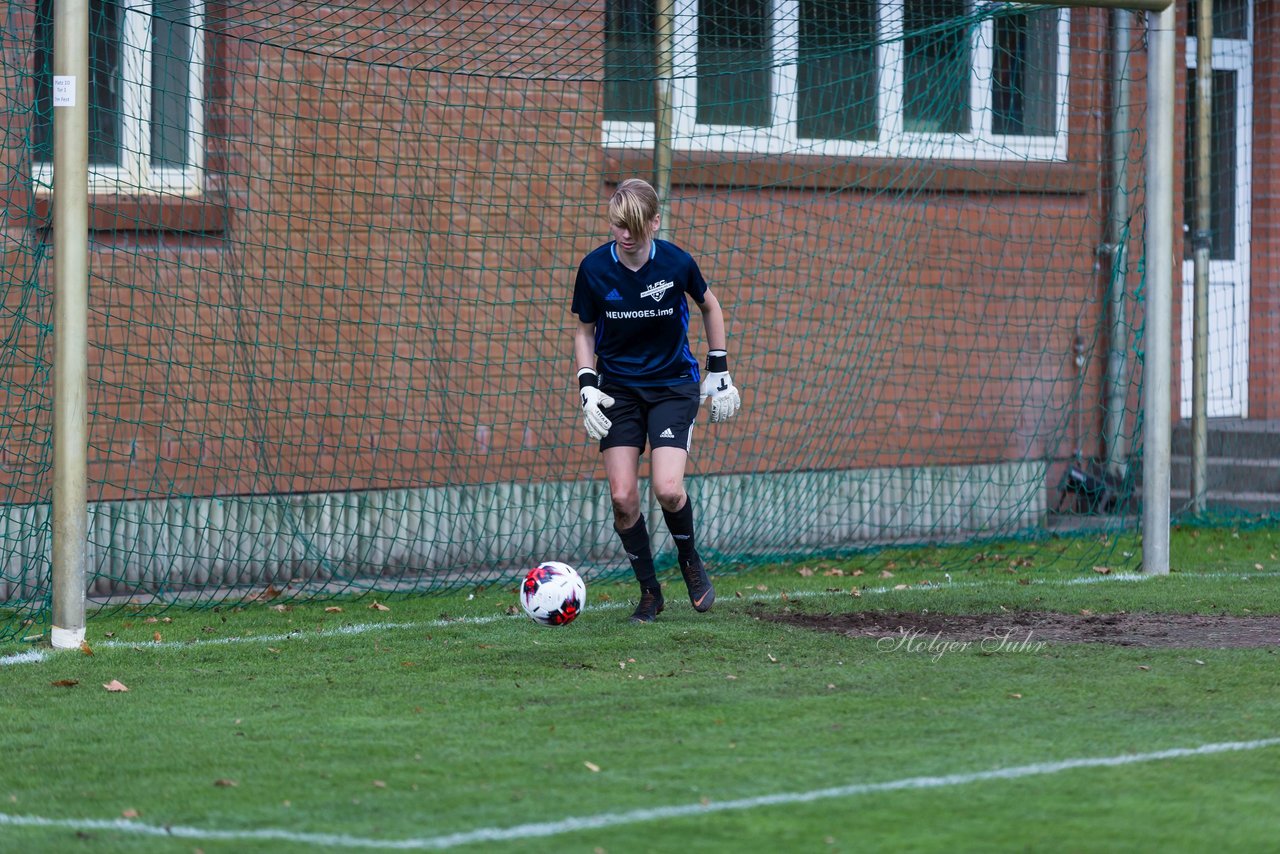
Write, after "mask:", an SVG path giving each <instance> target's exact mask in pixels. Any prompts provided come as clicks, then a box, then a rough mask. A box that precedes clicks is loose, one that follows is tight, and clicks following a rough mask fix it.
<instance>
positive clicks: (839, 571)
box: [822, 569, 844, 575]
mask: <svg viewBox="0 0 1280 854" xmlns="http://www.w3.org/2000/svg"><path fill="white" fill-rule="evenodd" d="M822 574H823V575H844V570H843V569H828V570H827V571H826V572H824V573H822Z"/></svg>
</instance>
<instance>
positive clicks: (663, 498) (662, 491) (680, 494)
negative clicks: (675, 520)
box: [653, 478, 685, 513]
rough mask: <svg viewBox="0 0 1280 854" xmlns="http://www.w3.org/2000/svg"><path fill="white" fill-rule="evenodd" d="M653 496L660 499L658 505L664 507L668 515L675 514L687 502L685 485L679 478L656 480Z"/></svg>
mask: <svg viewBox="0 0 1280 854" xmlns="http://www.w3.org/2000/svg"><path fill="white" fill-rule="evenodd" d="M653 496H654V497H655V498H657V499H658V503H659V504H661V505H662V509H663V510H666V511H667V512H668V513H674V512H676V511H677V510H679V509H680V507H681V506H682V505H683V504H684V502H685V494H684V484H683V483H681V482H680V480H679V479H678V478H670V479H667V480H655V481H654V483H653Z"/></svg>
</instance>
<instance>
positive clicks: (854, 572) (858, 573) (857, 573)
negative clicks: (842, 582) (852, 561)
mask: <svg viewBox="0 0 1280 854" xmlns="http://www.w3.org/2000/svg"><path fill="white" fill-rule="evenodd" d="M853 575H854V577H855V578H856V577H858V576H859V575H866V573H865V572H863V571H862V570H860V569H855V570H854V571H853Z"/></svg>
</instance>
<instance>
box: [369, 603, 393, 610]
mask: <svg viewBox="0 0 1280 854" xmlns="http://www.w3.org/2000/svg"><path fill="white" fill-rule="evenodd" d="M369 610H370V611H390V610H391V609H390V608H388V607H387V606H386V605H383V604H382V603H381V602H374V603H373V604H372V605H370V606H369Z"/></svg>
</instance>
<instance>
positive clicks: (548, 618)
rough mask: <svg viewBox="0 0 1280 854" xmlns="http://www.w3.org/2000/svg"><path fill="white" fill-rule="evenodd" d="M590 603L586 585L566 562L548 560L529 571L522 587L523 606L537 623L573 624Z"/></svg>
mask: <svg viewBox="0 0 1280 854" xmlns="http://www.w3.org/2000/svg"><path fill="white" fill-rule="evenodd" d="M586 604H587V585H586V584H584V583H583V582H582V576H580V575H578V573H577V570H575V569H574V568H573V567H571V566H569V564H567V563H561V562H560V561H558V560H547V561H543V562H542V563H540V564H538V565H537V566H535V567H534V568H533V569H531V570H529V572H528V574H526V575H525V577H524V583H523V584H521V585H520V607H522V608H524V612H525V613H526V614H528V615H529V618H530V619H531V620H533V621H534V622H535V623H538V624H539V625H543V626H563V625H565V624H566V623H572V622H573V621H574V619H575V618H577V616H578V615H579V614H580V613H582V609H583V607H584V606H585V605H586Z"/></svg>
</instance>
